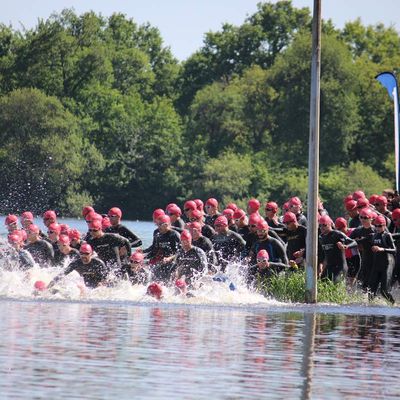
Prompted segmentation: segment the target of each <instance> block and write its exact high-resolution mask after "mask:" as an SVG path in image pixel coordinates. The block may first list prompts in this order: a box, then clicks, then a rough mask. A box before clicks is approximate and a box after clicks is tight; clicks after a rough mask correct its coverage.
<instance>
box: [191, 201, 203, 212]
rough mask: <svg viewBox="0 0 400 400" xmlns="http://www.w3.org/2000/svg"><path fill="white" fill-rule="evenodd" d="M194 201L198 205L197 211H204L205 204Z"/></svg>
mask: <svg viewBox="0 0 400 400" xmlns="http://www.w3.org/2000/svg"><path fill="white" fill-rule="evenodd" d="M193 201H194V202H195V203H196V206H197V209H198V210H199V211H203V209H204V203H203V202H202V201H201V200H200V199H194V200H193Z"/></svg>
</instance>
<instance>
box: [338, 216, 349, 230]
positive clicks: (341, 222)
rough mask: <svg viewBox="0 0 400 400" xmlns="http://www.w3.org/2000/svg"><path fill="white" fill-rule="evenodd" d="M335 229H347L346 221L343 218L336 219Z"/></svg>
mask: <svg viewBox="0 0 400 400" xmlns="http://www.w3.org/2000/svg"><path fill="white" fill-rule="evenodd" d="M335 228H336V229H343V228H347V221H346V220H345V219H344V218H343V217H339V218H336V221H335Z"/></svg>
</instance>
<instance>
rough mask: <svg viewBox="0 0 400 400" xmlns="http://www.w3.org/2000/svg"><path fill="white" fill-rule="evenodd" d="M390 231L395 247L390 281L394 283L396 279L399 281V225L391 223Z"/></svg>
mask: <svg viewBox="0 0 400 400" xmlns="http://www.w3.org/2000/svg"><path fill="white" fill-rule="evenodd" d="M390 232H391V233H392V237H393V240H394V244H395V246H396V249H397V251H396V255H395V267H394V270H393V276H392V283H395V282H396V281H400V227H398V226H396V225H395V224H394V223H393V224H392V226H391V230H390Z"/></svg>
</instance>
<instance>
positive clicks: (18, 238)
mask: <svg viewBox="0 0 400 400" xmlns="http://www.w3.org/2000/svg"><path fill="white" fill-rule="evenodd" d="M7 238H8V241H9V242H10V243H21V242H22V238H21V236H20V235H19V233H12V234H11V235H8V236H7Z"/></svg>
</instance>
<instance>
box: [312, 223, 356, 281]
mask: <svg viewBox="0 0 400 400" xmlns="http://www.w3.org/2000/svg"><path fill="white" fill-rule="evenodd" d="M338 242H340V243H343V244H344V245H346V246H347V247H355V246H357V243H356V242H355V241H354V240H352V239H350V238H349V237H347V236H346V235H345V234H344V233H342V232H340V231H337V230H335V229H333V230H331V231H330V232H329V233H327V234H325V235H320V236H319V245H320V247H321V250H322V254H321V252H320V254H319V260H320V261H321V262H324V266H325V268H324V271H323V273H322V278H328V279H330V280H331V281H333V282H335V283H336V282H338V281H339V279H340V277H341V276H342V275H344V276H346V274H347V263H346V257H345V254H344V251H343V250H340V249H339V248H338V247H337V243H338Z"/></svg>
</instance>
